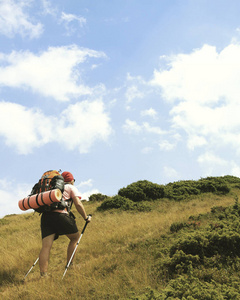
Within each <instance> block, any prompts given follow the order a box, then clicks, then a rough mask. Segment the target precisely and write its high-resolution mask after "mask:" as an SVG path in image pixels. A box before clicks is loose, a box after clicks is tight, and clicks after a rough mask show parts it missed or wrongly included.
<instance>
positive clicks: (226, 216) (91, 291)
mask: <svg viewBox="0 0 240 300" xmlns="http://www.w3.org/2000/svg"><path fill="white" fill-rule="evenodd" d="M225 180H226V181H227V185H228V186H229V190H228V191H227V192H224V193H218V192H217V193H216V191H215V190H213V193H209V192H207V191H205V192H203V191H201V192H197V191H195V192H193V193H192V192H191V193H188V197H183V196H182V197H179V195H177V189H179V190H184V192H181V194H182V195H184V194H185V193H186V190H192V191H194V189H196V183H198V185H197V186H199V183H200V182H199V181H198V182H192V181H191V182H189V181H187V182H179V183H175V184H169V185H167V186H166V187H165V188H166V190H165V194H162V197H161V198H159V199H155V200H154V201H151V199H144V203H145V202H147V207H148V208H150V209H147V210H145V211H144V210H142V211H139V210H135V209H133V206H132V205H130V210H121V209H116V208H115V209H110V208H109V207H107V208H106V209H105V210H104V209H99V207H100V206H102V207H104V205H105V207H106V202H107V203H108V204H109V202H111V201H110V199H106V200H103V201H100V202H99V201H91V202H84V206H85V208H86V211H87V213H92V215H93V219H92V222H91V223H90V224H89V225H88V227H87V229H86V231H85V233H84V235H83V237H82V240H81V242H80V244H79V247H78V251H77V254H76V258H75V266H74V267H73V268H72V269H69V270H68V271H67V274H66V276H65V278H64V280H61V278H62V275H63V272H64V267H65V264H66V249H67V244H68V240H67V238H66V237H60V238H59V239H58V240H57V241H55V242H54V244H53V248H52V251H51V258H50V265H49V273H50V275H51V276H50V277H49V278H47V279H39V277H40V276H39V267H38V264H37V265H36V266H35V267H34V269H33V270H32V272H31V273H30V274H29V276H28V277H27V279H26V281H25V283H22V279H23V277H24V275H25V274H26V272H27V271H28V270H29V268H30V267H31V266H32V264H33V262H34V261H35V260H36V258H37V257H38V254H39V250H40V248H41V237H40V217H39V216H38V214H34V213H33V212H29V214H21V215H10V216H6V217H4V218H3V219H0V266H1V268H0V296H1V299H24V300H25V299H31V300H32V299H135V300H136V299H141V300H148V299H217V300H219V299H239V298H240V288H239V286H240V280H239V278H238V272H239V269H240V260H239V256H240V234H239V230H240V222H239V221H238V220H239V215H240V208H239V205H238V201H237V197H240V190H239V186H238V185H239V180H238V179H237V178H233V177H227V178H225ZM183 183H184V184H183ZM186 185H187V186H188V189H186ZM184 186H185V188H183V187H184ZM191 186H192V187H193V189H191V188H190V187H191ZM200 186H201V187H202V182H201V185H200ZM173 187H174V189H173ZM124 191H125V190H124ZM173 191H174V192H173ZM122 192H123V191H121V193H122ZM167 193H168V194H167ZM119 197H120V196H119ZM121 197H122V196H121ZM113 198H114V197H113ZM116 199H117V198H116V197H115V200H114V201H115V202H116ZM127 201H128V200H127ZM129 201H130V200H129ZM115 202H114V203H115ZM103 203H105V204H104V205H103ZM125 208H126V207H125ZM75 214H76V216H77V213H75ZM77 224H78V227H79V229H80V230H81V229H82V227H83V226H84V222H83V220H82V219H81V218H80V217H79V216H77ZM184 297H185V298H184Z"/></svg>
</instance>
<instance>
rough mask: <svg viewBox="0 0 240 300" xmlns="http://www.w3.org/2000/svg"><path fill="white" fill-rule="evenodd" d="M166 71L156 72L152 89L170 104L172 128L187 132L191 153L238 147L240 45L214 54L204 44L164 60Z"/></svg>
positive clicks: (214, 49) (239, 124)
mask: <svg viewBox="0 0 240 300" xmlns="http://www.w3.org/2000/svg"><path fill="white" fill-rule="evenodd" d="M166 59H167V60H168V68H167V69H166V70H160V71H159V70H155V71H154V75H153V78H152V80H151V81H150V85H151V86H155V87H160V88H161V92H162V95H163V97H164V99H165V101H167V102H169V103H170V104H171V105H172V109H171V110H170V118H171V122H172V128H173V129H174V130H175V131H176V132H177V131H179V130H184V131H185V132H186V133H187V146H188V148H189V149H190V150H194V149H195V148H196V147H204V146H208V147H209V148H211V149H212V150H214V149H215V148H216V147H221V146H223V145H231V146H232V147H234V149H235V151H236V152H238V150H237V149H238V148H239V145H240V142H238V141H239V136H240V135H239V133H238V132H239V127H240V118H239V111H240V102H239V94H240V79H239V78H240V45H238V44H230V45H229V46H227V47H225V48H224V49H222V51H220V52H217V50H216V48H215V47H212V46H209V45H204V46H203V47H202V48H201V49H196V50H194V51H193V52H192V53H190V54H178V55H173V56H171V57H168V58H166Z"/></svg>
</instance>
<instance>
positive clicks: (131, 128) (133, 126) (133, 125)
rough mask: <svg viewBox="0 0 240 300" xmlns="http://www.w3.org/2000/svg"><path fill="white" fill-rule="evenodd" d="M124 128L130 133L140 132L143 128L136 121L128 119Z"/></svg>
mask: <svg viewBox="0 0 240 300" xmlns="http://www.w3.org/2000/svg"><path fill="white" fill-rule="evenodd" d="M123 129H124V130H125V131H126V132H128V133H139V132H141V130H142V128H141V126H139V125H138V124H137V122H135V121H131V120H129V119H127V120H126V121H125V123H124V125H123Z"/></svg>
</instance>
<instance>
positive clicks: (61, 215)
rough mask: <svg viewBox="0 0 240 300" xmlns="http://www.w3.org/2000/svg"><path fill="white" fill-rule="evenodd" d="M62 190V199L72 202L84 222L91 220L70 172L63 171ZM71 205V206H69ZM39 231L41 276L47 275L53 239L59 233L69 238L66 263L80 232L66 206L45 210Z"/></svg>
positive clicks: (56, 237)
mask: <svg viewBox="0 0 240 300" xmlns="http://www.w3.org/2000/svg"><path fill="white" fill-rule="evenodd" d="M61 175H62V177H63V178H64V183H65V185H64V191H63V200H65V201H67V200H68V201H70V200H71V201H70V202H71V204H72V203H74V205H75V207H76V209H77V211H78V213H79V214H80V215H81V216H82V217H83V219H84V220H85V221H86V222H90V221H91V216H88V215H87V214H86V212H85V209H84V207H83V205H82V202H81V201H80V198H81V197H80V193H79V191H78V189H77V188H76V187H75V186H74V182H75V179H74V177H73V175H72V174H71V173H70V172H63V173H62V174H61ZM70 207H71V206H70ZM41 233H42V249H41V251H40V254H39V267H40V274H41V276H46V275H47V270H48V262H49V257H50V250H51V247H52V244H53V241H54V240H56V239H58V237H59V235H66V236H67V237H68V238H69V239H70V242H69V245H68V249H67V263H68V261H69V260H70V258H71V256H72V253H73V251H74V249H75V247H76V245H77V242H78V239H79V237H80V233H79V231H78V228H77V225H76V221H75V217H74V215H73V214H72V213H71V212H70V213H69V212H68V210H67V208H65V209H55V210H53V211H50V212H48V211H45V212H43V214H42V217H41Z"/></svg>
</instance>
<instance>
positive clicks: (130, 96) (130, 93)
mask: <svg viewBox="0 0 240 300" xmlns="http://www.w3.org/2000/svg"><path fill="white" fill-rule="evenodd" d="M125 96H126V98H127V102H128V103H130V102H132V101H133V100H134V99H135V98H143V97H144V94H143V93H142V92H140V91H139V89H138V87H137V86H136V85H133V86H131V87H128V88H127V91H126V94H125Z"/></svg>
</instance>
